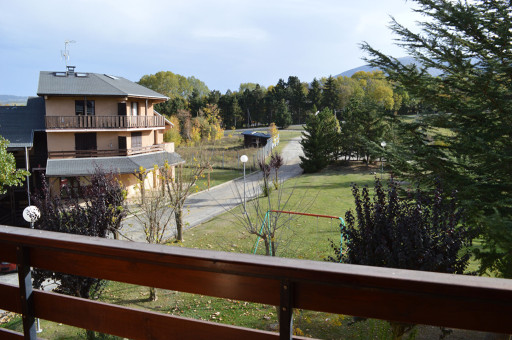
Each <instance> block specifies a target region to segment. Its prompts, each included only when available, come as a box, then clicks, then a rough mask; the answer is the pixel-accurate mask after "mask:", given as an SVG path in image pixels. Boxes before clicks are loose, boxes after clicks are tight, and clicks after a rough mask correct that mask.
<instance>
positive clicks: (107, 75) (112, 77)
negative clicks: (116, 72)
mask: <svg viewBox="0 0 512 340" xmlns="http://www.w3.org/2000/svg"><path fill="white" fill-rule="evenodd" d="M105 76H106V77H109V78H110V79H114V80H118V79H119V78H118V77H116V76H113V75H111V74H105Z"/></svg>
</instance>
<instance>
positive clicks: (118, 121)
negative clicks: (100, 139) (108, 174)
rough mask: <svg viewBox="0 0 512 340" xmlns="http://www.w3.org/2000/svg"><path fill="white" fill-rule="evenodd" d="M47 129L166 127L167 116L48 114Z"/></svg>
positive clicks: (46, 119)
mask: <svg viewBox="0 0 512 340" xmlns="http://www.w3.org/2000/svg"><path fill="white" fill-rule="evenodd" d="M45 124H46V129H47V130H82V129H85V130H105V129H107V130H109V129H149V128H163V127H165V118H164V117H163V116H160V115H156V116H95V115H94V116H83V115H78V116H46V117H45Z"/></svg>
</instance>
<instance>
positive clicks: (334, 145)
mask: <svg viewBox="0 0 512 340" xmlns="http://www.w3.org/2000/svg"><path fill="white" fill-rule="evenodd" d="M339 132H340V129H339V124H338V121H337V120H336V118H335V117H334V115H333V114H332V112H331V111H330V110H329V109H324V110H322V112H320V113H318V114H311V115H310V116H309V117H308V119H307V123H306V125H305V126H304V132H303V133H302V136H303V138H302V140H301V142H300V143H301V145H302V149H303V151H304V157H302V156H301V157H300V160H301V164H300V166H301V168H302V169H304V171H305V172H307V173H311V172H317V171H320V170H322V169H323V168H325V167H326V166H327V165H329V163H331V162H332V161H334V160H335V159H336V158H337V156H338V148H339V136H340V134H339Z"/></svg>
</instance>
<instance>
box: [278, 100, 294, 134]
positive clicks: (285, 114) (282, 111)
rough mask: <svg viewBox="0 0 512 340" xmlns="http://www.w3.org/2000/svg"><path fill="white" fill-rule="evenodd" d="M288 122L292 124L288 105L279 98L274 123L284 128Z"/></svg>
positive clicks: (288, 124)
mask: <svg viewBox="0 0 512 340" xmlns="http://www.w3.org/2000/svg"><path fill="white" fill-rule="evenodd" d="M290 124H292V115H291V114H290V111H288V105H286V102H285V101H284V99H281V100H280V101H279V104H277V108H276V125H277V126H279V127H280V128H282V129H286V128H287V127H288V126H290Z"/></svg>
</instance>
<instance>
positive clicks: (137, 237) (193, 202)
mask: <svg viewBox="0 0 512 340" xmlns="http://www.w3.org/2000/svg"><path fill="white" fill-rule="evenodd" d="M300 139H301V137H297V138H294V139H292V140H291V141H290V142H289V143H288V144H287V145H286V146H285V147H284V148H283V151H282V153H281V154H282V156H283V159H284V165H283V166H282V167H281V168H280V171H279V178H280V179H281V180H288V179H290V178H292V177H296V176H299V175H300V174H302V169H301V167H300V166H299V164H300V159H299V156H300V155H302V147H301V145H300V143H299V141H300ZM260 180H261V172H256V173H252V174H249V175H247V176H246V195H247V196H246V199H250V198H252V197H255V196H256V195H258V194H259V181H260ZM243 186H244V183H243V177H241V178H237V179H235V180H232V181H229V182H226V183H223V184H220V185H218V186H215V187H213V188H210V190H205V191H201V192H199V193H197V194H193V195H191V196H190V197H189V198H188V199H187V200H186V203H185V208H184V212H185V218H184V219H185V225H186V228H185V229H189V228H192V227H194V226H197V225H199V224H201V223H204V222H206V221H208V220H210V219H212V218H213V217H215V216H217V215H220V214H222V213H224V212H226V211H227V210H230V209H233V208H235V207H236V206H238V205H240V204H242V203H243V190H244V189H243ZM171 229H173V230H174V228H171ZM121 234H123V235H124V236H125V237H126V238H128V239H130V240H133V241H139V242H145V239H144V233H143V232H142V227H141V226H140V225H138V221H137V219H136V218H134V217H129V218H126V219H125V220H124V221H123V225H122V228H121ZM169 236H172V234H170V235H169ZM121 239H123V238H121Z"/></svg>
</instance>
